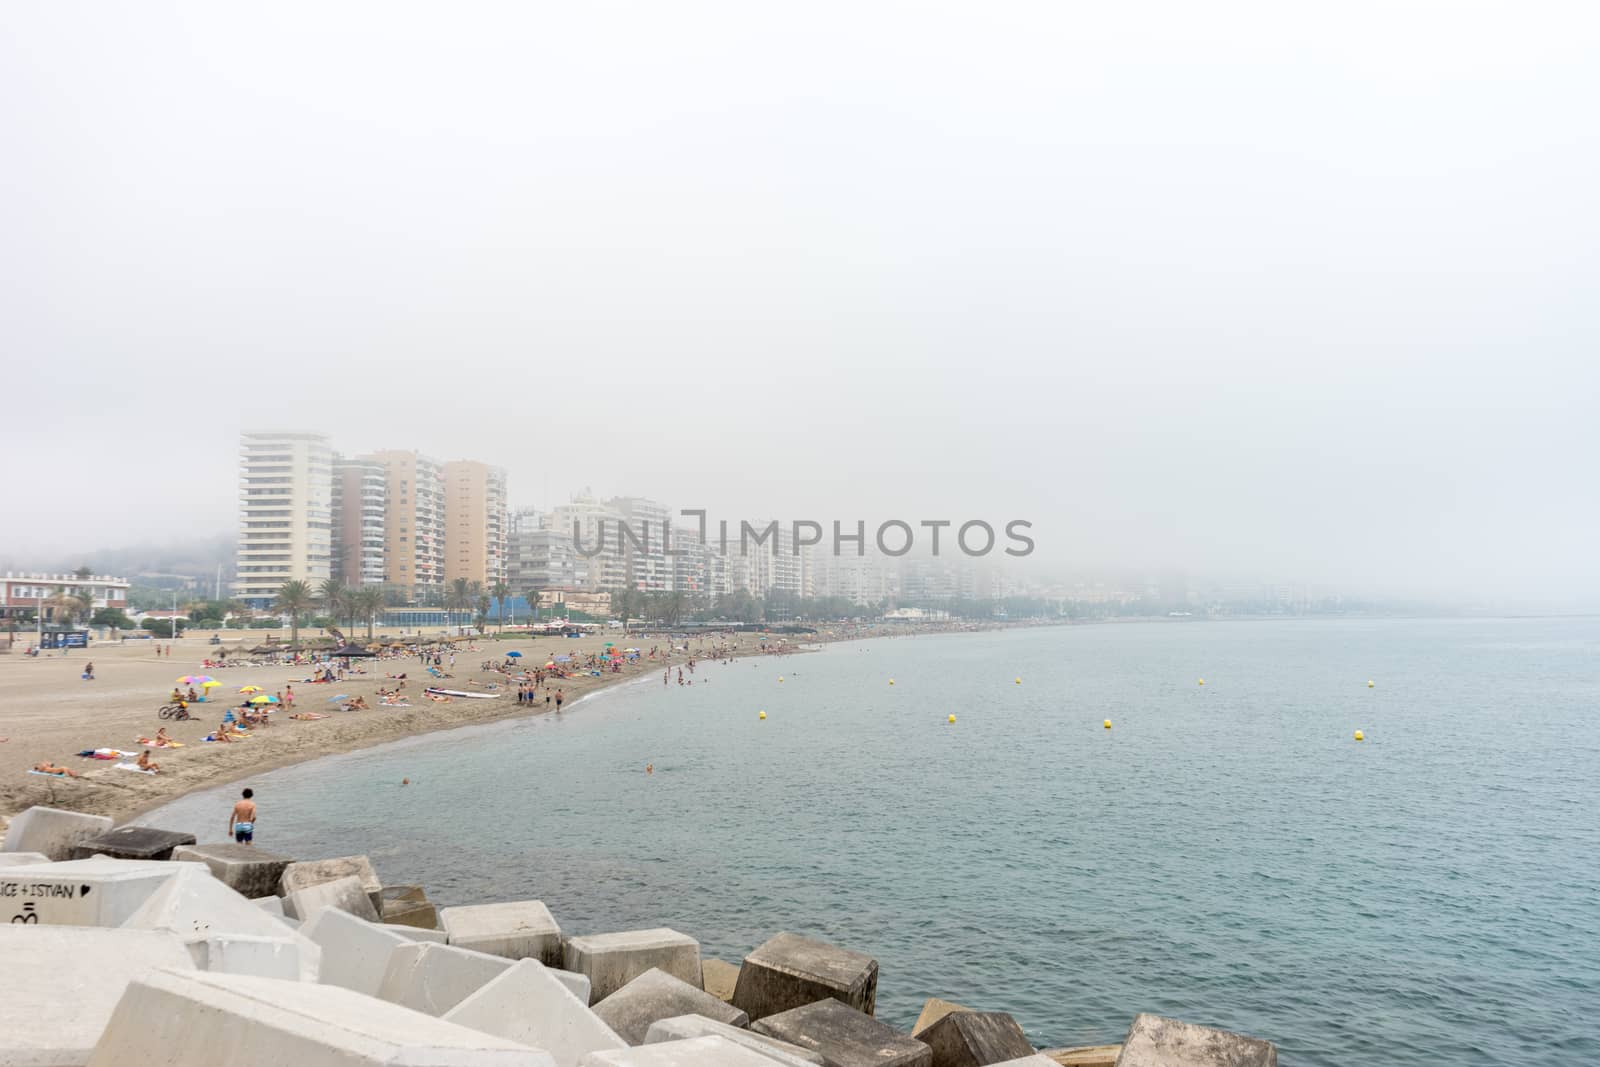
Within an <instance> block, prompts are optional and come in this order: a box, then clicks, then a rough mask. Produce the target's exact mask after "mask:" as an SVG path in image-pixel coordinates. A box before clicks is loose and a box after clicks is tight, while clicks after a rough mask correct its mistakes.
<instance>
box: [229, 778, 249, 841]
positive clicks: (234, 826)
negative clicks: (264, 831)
mask: <svg viewBox="0 0 1600 1067" xmlns="http://www.w3.org/2000/svg"><path fill="white" fill-rule="evenodd" d="M253 796H255V793H253V792H251V791H250V790H248V789H246V790H245V791H244V799H242V800H240V801H239V803H237V804H235V805H234V806H233V814H232V815H229V816H228V833H230V834H232V835H233V839H234V840H235V841H237V842H238V843H239V844H241V845H248V844H252V843H253V839H254V837H255V835H256V802H255V801H254V800H252V799H250V798H251V797H253Z"/></svg>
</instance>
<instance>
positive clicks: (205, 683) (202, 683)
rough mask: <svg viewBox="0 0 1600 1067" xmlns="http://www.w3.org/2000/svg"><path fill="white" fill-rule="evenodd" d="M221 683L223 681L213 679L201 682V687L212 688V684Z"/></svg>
mask: <svg viewBox="0 0 1600 1067" xmlns="http://www.w3.org/2000/svg"><path fill="white" fill-rule="evenodd" d="M221 684H222V683H221V682H216V681H211V682H201V683H200V688H201V689H210V688H211V687H212V686H214V685H221Z"/></svg>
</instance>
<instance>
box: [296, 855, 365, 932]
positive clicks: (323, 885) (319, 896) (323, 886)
mask: <svg viewBox="0 0 1600 1067" xmlns="http://www.w3.org/2000/svg"><path fill="white" fill-rule="evenodd" d="M289 866H290V867H293V866H294V864H292V863H291V864H290V865H289ZM328 907H332V908H338V909H340V910H341V911H347V912H349V913H350V914H351V915H354V916H355V917H356V918H358V919H365V920H367V921H368V922H374V923H375V922H377V921H378V912H377V909H376V908H374V907H373V906H372V899H371V897H369V896H368V895H367V893H366V892H365V891H364V890H363V889H362V888H361V879H359V878H357V877H356V876H355V875H353V874H352V875H346V876H345V877H343V878H335V879H332V880H331V881H327V882H318V883H316V884H315V885H309V886H306V887H305V888H304V889H296V890H295V891H294V892H292V893H288V894H286V895H285V896H284V898H283V913H284V914H285V915H287V916H289V917H290V918H291V919H299V920H300V921H301V922H304V921H305V920H306V919H307V918H309V917H310V916H311V913H312V912H314V911H317V910H318V909H320V908H328Z"/></svg>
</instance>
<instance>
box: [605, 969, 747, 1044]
mask: <svg viewBox="0 0 1600 1067" xmlns="http://www.w3.org/2000/svg"><path fill="white" fill-rule="evenodd" d="M594 1013H595V1014H596V1015H598V1016H600V1020H601V1021H602V1022H604V1023H605V1024H606V1025H607V1026H609V1027H611V1029H613V1030H615V1031H616V1032H617V1033H618V1034H619V1035H620V1036H621V1037H622V1039H623V1040H624V1041H626V1042H627V1043H628V1044H630V1045H642V1044H644V1040H645V1036H646V1035H647V1034H649V1032H650V1024H651V1023H654V1022H659V1021H660V1020H662V1019H671V1018H673V1017H674V1016H678V1015H704V1016H705V1017H706V1018H708V1019H715V1020H716V1021H717V1022H720V1023H727V1024H728V1025H729V1026H741V1027H742V1026H749V1025H750V1017H749V1016H747V1015H746V1014H745V1013H744V1012H742V1011H740V1010H739V1009H738V1008H736V1007H734V1006H733V1005H732V1004H724V1003H723V1002H722V1001H720V1000H718V999H717V998H716V997H714V996H712V995H711V994H710V993H707V992H706V991H705V990H703V989H696V988H695V987H694V986H692V985H690V984H689V983H688V982H685V981H683V980H682V979H678V978H674V977H672V975H670V974H667V973H666V972H665V971H659V970H649V971H646V972H644V973H643V974H641V975H640V976H639V977H637V978H635V979H634V980H633V981H631V982H629V983H628V984H627V985H625V986H623V987H622V988H621V989H619V990H617V991H616V992H615V993H613V994H611V995H610V996H609V997H607V998H606V999H604V1000H602V1001H601V1002H600V1003H598V1004H596V1005H595V1006H594Z"/></svg>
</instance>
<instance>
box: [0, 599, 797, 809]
mask: <svg viewBox="0 0 1600 1067" xmlns="http://www.w3.org/2000/svg"><path fill="white" fill-rule="evenodd" d="M315 634H316V631H315V630H309V631H306V635H307V636H314V635H315ZM19 636H20V635H19ZM208 636H209V635H206V636H195V637H189V638H182V639H179V640H174V641H170V642H166V641H163V642H160V643H161V644H162V645H164V646H165V645H170V646H171V648H172V656H171V658H170V659H169V658H168V657H166V656H162V657H160V658H159V659H158V658H157V657H156V655H155V651H154V648H153V647H152V646H153V645H154V644H155V642H150V641H129V642H126V643H121V642H105V643H99V644H96V645H94V646H93V647H91V648H89V649H73V650H72V651H70V652H69V653H67V654H66V655H62V654H61V653H59V652H55V653H40V655H39V656H38V658H31V657H27V656H24V655H22V649H23V648H24V647H26V646H25V644H24V643H18V644H17V646H16V647H15V648H14V649H13V650H12V651H11V652H10V653H9V654H7V655H0V738H5V740H4V741H0V816H4V817H6V818H7V819H9V817H10V816H12V815H15V814H16V813H17V812H20V811H22V810H23V809H25V808H28V807H30V806H32V805H35V804H43V805H46V806H49V807H59V808H67V809H70V810H72V811H81V812H89V813H92V814H100V815H110V816H112V817H113V818H115V819H117V820H118V821H122V820H125V819H128V818H131V817H133V816H135V815H137V814H139V813H140V812H143V811H147V810H149V809H151V808H154V807H157V806H159V805H161V804H164V803H166V802H167V801H169V800H172V799H173V798H175V797H177V796H179V795H181V794H184V793H187V792H190V791H192V790H195V789H200V788H203V787H206V786H209V785H217V784H222V783H226V782H229V781H235V780H239V779H242V778H246V777H248V776H250V775H252V774H257V773H260V772H262V771H266V770H270V769H272V768H275V767H281V766H284V765H286V764H289V763H296V762H299V761H301V760H307V759H313V758H316V757H317V756H323V755H327V754H329V753H334V752H346V751H349V750H351V749H357V748H363V747H366V746H368V745H375V744H380V743H382V742H385V741H392V740H396V739H398V738H402V737H409V736H412V735H414V734H419V733H425V732H428V731H430V730H443V729H450V728H452V727H456V726H467V725H471V724H474V723H483V722H490V721H493V720H496V719H506V718H515V717H518V716H523V715H530V714H535V713H543V710H544V705H543V704H542V703H540V704H538V705H537V706H536V707H535V708H529V707H528V706H526V705H519V704H518V703H517V700H516V685H517V683H516V682H515V681H511V680H509V679H507V678H506V677H505V676H503V675H500V674H494V673H485V672H482V671H480V670H479V665H480V664H481V663H482V662H483V661H484V660H488V659H493V660H496V661H500V660H503V659H504V658H505V653H506V652H508V651H511V650H513V649H516V650H519V651H521V652H522V653H523V654H524V658H523V662H525V663H528V664H530V665H533V664H538V665H542V664H544V663H545V662H546V661H547V660H550V659H552V658H553V657H554V656H555V655H557V654H567V655H572V656H574V657H575V659H576V658H579V657H582V656H584V655H586V654H588V653H591V652H597V651H599V650H600V649H601V648H602V647H603V646H604V645H605V643H606V642H607V641H613V642H615V643H616V644H617V645H618V646H619V647H622V646H629V647H631V646H637V647H639V648H641V649H643V650H644V651H645V652H646V653H648V652H649V651H650V649H651V648H652V647H659V648H661V649H662V650H665V649H666V648H667V647H668V644H669V641H668V639H667V638H665V637H663V636H661V635H659V634H657V635H651V636H648V637H646V636H641V635H630V636H629V637H627V638H626V639H624V638H623V637H622V636H621V635H620V634H610V635H595V636H589V637H583V638H563V637H544V636H540V637H527V636H517V637H515V638H513V637H511V636H510V635H507V636H506V637H505V638H504V639H502V640H498V641H497V640H495V639H494V636H493V635H492V634H490V635H488V636H486V637H480V638H476V639H474V640H470V641H465V640H464V641H461V642H460V643H458V645H457V646H456V664H455V667H454V668H449V667H446V668H445V669H447V670H452V673H453V674H454V677H453V678H450V679H445V680H435V679H432V678H430V677H429V676H428V674H427V672H426V670H425V668H424V667H423V665H422V664H421V663H419V662H418V660H417V657H416V656H415V655H411V656H406V657H403V658H398V659H369V660H364V661H363V660H357V661H356V663H357V665H362V666H365V668H366V670H367V671H368V672H369V673H367V674H352V675H349V676H348V677H347V680H346V681H344V682H341V683H338V684H337V685H312V684H307V683H305V682H304V681H303V679H305V678H307V677H309V676H310V675H311V668H310V667H308V666H296V667H282V666H272V667H251V666H236V667H226V668H222V669H216V668H202V666H201V662H202V660H204V659H205V658H206V657H207V656H208V655H212V654H214V653H215V650H216V646H214V645H210V644H208V642H207V637H208ZM223 638H224V640H225V642H227V643H228V644H229V645H237V644H238V643H239V641H241V640H243V641H245V642H247V643H248V644H252V645H253V644H254V643H255V642H256V641H258V640H260V638H259V637H250V636H248V635H245V634H240V633H237V632H235V633H232V634H229V633H226V632H225V633H224V634H223ZM717 640H723V639H721V638H712V637H706V638H700V637H696V638H693V639H691V640H690V641H688V642H687V643H688V644H689V645H690V647H691V648H692V649H693V650H694V653H695V654H696V655H697V656H698V655H701V654H702V653H703V652H705V651H708V650H709V649H710V647H711V645H712V643H713V642H714V641H717ZM726 640H727V642H728V643H729V644H730V645H733V646H735V647H737V649H738V650H739V654H745V655H748V654H752V653H755V652H758V651H759V647H760V644H761V642H762V640H763V638H762V636H761V635H759V634H749V633H747V634H736V635H733V636H732V637H730V638H727V639H726ZM768 640H776V638H770V639H768ZM683 643H685V642H682V641H680V642H679V644H680V645H681V644H683ZM473 648H476V649H477V650H476V651H472V650H471V649H473ZM445 654H446V656H448V650H446V652H445ZM686 658H688V657H687V655H686V654H685V653H684V652H682V651H679V652H677V653H676V654H675V658H674V659H672V660H671V662H674V663H679V662H682V661H683V660H684V659H686ZM90 662H93V663H94V668H95V679H94V680H93V681H84V680H82V678H81V677H80V675H81V674H82V672H83V668H84V666H85V665H86V664H88V663H90ZM662 670H663V662H662V660H661V659H660V658H659V656H658V658H657V659H655V660H650V659H647V658H645V657H644V656H641V657H640V660H639V662H638V663H637V664H633V665H628V666H624V667H623V669H622V672H621V673H620V674H613V673H611V672H610V671H606V672H604V673H603V674H602V675H601V676H600V677H592V676H590V675H588V674H582V675H580V676H577V677H573V678H566V679H553V680H551V681H550V682H549V683H548V690H549V691H550V692H551V693H553V692H554V690H555V689H557V688H559V689H561V690H562V691H563V694H564V696H565V697H566V703H567V705H568V706H570V705H571V703H572V701H574V700H576V699H577V698H578V697H580V696H583V695H584V694H585V693H592V692H594V691H595V690H597V689H601V688H604V687H606V686H610V685H615V684H617V683H619V682H626V681H628V680H629V679H632V678H638V677H641V676H645V675H650V674H656V675H659V674H660V672H661V671H662ZM401 672H405V673H406V674H407V675H408V680H407V683H406V693H407V698H408V699H409V700H410V701H411V705H412V706H411V707H404V708H401V707H383V706H380V705H379V703H378V699H379V698H378V697H377V696H376V691H377V688H378V687H379V686H380V685H383V686H385V687H389V688H392V687H393V686H394V685H395V684H396V683H395V682H394V681H392V680H390V679H389V678H388V677H387V675H389V674H399V673H401ZM189 674H197V675H210V676H211V677H213V678H215V679H217V680H218V681H219V682H221V683H223V684H222V685H220V686H218V687H216V688H214V689H213V690H211V692H212V694H213V696H212V698H211V699H210V700H208V701H206V702H204V703H200V704H195V705H191V709H192V710H193V711H194V712H195V714H196V715H197V716H198V717H197V718H196V719H194V720H191V721H187V722H164V721H162V720H161V719H159V718H158V717H157V715H156V709H157V708H158V707H159V706H160V705H162V704H164V703H166V698H167V696H168V695H169V694H170V693H171V691H172V687H173V683H174V681H175V679H177V678H178V677H180V676H183V675H189ZM473 679H475V680H477V681H478V683H479V684H480V685H486V684H487V683H489V682H490V681H494V682H498V683H500V685H501V689H500V692H501V693H503V694H505V695H503V696H500V697H497V698H495V699H492V700H477V699H456V700H453V701H451V702H450V703H448V704H438V703H434V702H432V701H430V700H428V699H427V698H425V697H424V696H422V690H423V688H425V687H426V686H427V685H439V686H441V687H444V688H450V689H460V690H471V689H472V686H471V685H469V684H468V683H469V680H473ZM290 684H292V685H293V686H294V692H295V697H296V700H295V710H296V711H321V712H328V713H329V717H328V718H326V719H322V720H319V721H315V722H306V721H299V720H293V719H290V718H288V715H287V713H286V712H283V711H279V712H276V713H275V714H274V715H273V716H272V724H271V725H270V726H269V727H266V728H262V729H256V730H254V731H252V737H251V739H250V740H248V741H242V742H236V743H233V744H218V743H215V742H201V741H200V738H202V737H204V736H205V735H206V734H208V733H210V732H211V731H212V730H214V729H216V727H217V725H218V723H219V722H220V721H221V719H222V713H223V711H224V710H225V709H226V708H227V707H228V706H229V705H230V704H232V705H235V706H237V704H238V703H239V702H240V701H241V700H243V699H244V698H243V697H242V696H240V695H238V692H237V690H238V689H239V688H240V687H241V686H245V685H257V686H260V687H261V688H262V689H264V690H265V691H266V692H268V693H277V692H279V691H281V690H282V689H283V688H284V686H286V685H290ZM543 692H544V691H543V690H541V698H542V695H543ZM338 693H342V694H348V695H349V696H352V697H355V696H364V697H365V698H366V701H367V703H368V704H369V705H371V707H370V710H366V711H351V712H341V711H335V710H333V709H334V708H335V707H336V706H337V705H335V704H332V703H329V702H328V698H329V697H331V696H333V695H334V694H338ZM551 708H552V709H553V708H554V705H553V704H552V705H551ZM162 726H165V727H166V728H167V733H168V734H169V735H170V736H171V737H172V738H173V739H174V740H176V741H181V742H183V743H184V745H185V747H183V748H177V749H170V748H166V749H157V748H152V749H151V750H150V758H151V759H153V760H155V761H156V762H157V763H159V764H160V766H161V773H160V774H155V775H147V774H139V773H135V772H132V771H126V770H119V769H116V768H115V767H113V765H112V762H111V761H102V760H93V759H82V758H79V757H78V756H77V755H76V753H78V752H80V751H82V750H85V749H94V748H115V749H122V750H124V751H128V752H134V753H137V752H139V751H140V750H141V749H142V747H143V746H141V745H139V744H137V743H136V741H135V739H136V738H139V737H153V736H155V732H156V730H157V729H158V728H160V727H162ZM41 760H50V761H52V762H54V763H56V764H57V765H61V766H66V767H70V768H71V769H72V770H74V771H77V772H78V773H79V774H81V775H83V777H82V778H79V779H71V778H57V777H51V776H46V775H40V774H30V773H28V771H29V769H30V768H31V767H32V766H33V765H34V764H35V763H38V762H39V761H41Z"/></svg>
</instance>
